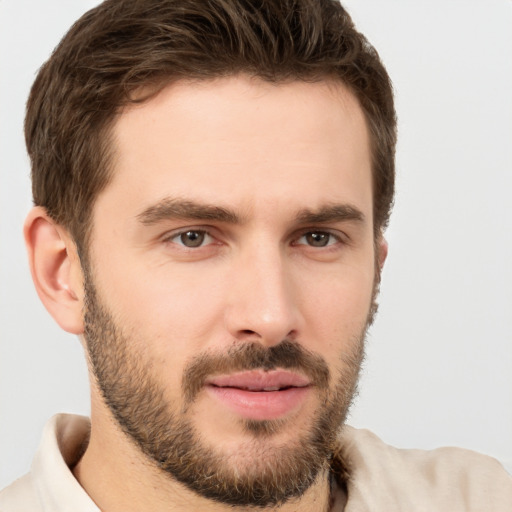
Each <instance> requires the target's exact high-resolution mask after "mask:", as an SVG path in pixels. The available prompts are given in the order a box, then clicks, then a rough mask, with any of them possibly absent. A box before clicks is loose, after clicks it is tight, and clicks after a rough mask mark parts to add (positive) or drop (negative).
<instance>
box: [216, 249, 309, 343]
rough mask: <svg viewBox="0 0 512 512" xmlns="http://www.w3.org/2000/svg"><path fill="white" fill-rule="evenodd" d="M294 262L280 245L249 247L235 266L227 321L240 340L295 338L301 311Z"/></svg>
mask: <svg viewBox="0 0 512 512" xmlns="http://www.w3.org/2000/svg"><path fill="white" fill-rule="evenodd" d="M292 274H293V273H292V269H291V262H289V261H287V258H286V255H285V251H284V250H282V249H280V248H279V247H272V246H271V247H269V246H267V247H265V246H263V245H262V244H258V247H257V248H253V249H252V250H248V251H247V252H246V253H245V255H241V256H240V257H239V258H238V261H237V263H236V264H235V265H234V266H233V267H232V273H231V276H230V277H231V283H230V284H229V286H228V289H229V292H228V295H229V300H228V305H227V308H226V311H225V322H226V327H227V330H228V331H229V333H230V335H231V336H232V337H233V338H234V339H235V340H237V341H246V342H249V341H251V342H258V343H261V344H263V345H266V346H272V345H277V344H278V343H280V342H281V341H283V340H284V339H288V340H290V339H295V338H297V337H298V335H299V333H300V330H301V315H300V310H299V307H298V302H297V293H295V292H296V290H295V288H294V282H293V281H294V280H293V275H292Z"/></svg>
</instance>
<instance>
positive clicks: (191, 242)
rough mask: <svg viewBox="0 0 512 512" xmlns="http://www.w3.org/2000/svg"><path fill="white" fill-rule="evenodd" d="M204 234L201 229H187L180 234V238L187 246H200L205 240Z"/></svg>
mask: <svg viewBox="0 0 512 512" xmlns="http://www.w3.org/2000/svg"><path fill="white" fill-rule="evenodd" d="M204 236H205V235H204V233H203V232H201V231H187V232H185V233H182V234H181V235H180V239H181V242H182V243H183V245H184V246H186V247H199V246H200V245H201V244H202V243H203V242H204Z"/></svg>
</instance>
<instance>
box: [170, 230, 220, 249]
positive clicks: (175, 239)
mask: <svg viewBox="0 0 512 512" xmlns="http://www.w3.org/2000/svg"><path fill="white" fill-rule="evenodd" d="M168 241H169V242H172V243H175V244H178V245H182V246H184V247H187V248H190V249H194V248H196V247H202V246H203V245H206V244H209V243H212V241H213V238H212V237H211V236H210V235H209V234H208V233H207V232H206V231H202V230H200V229H189V230H187V231H182V232H181V233H177V234H175V235H173V236H172V237H169V238H168Z"/></svg>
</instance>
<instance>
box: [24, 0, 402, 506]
mask: <svg viewBox="0 0 512 512" xmlns="http://www.w3.org/2000/svg"><path fill="white" fill-rule="evenodd" d="M395 138H396V136H395V115H394V107H393V99H392V91H391V85H390V82H389V79H388V77H387V74H386V72H385V70H384V68H383V66H382V64H381V62H380V60H379V58H378V56H377V53H376V52H375V50H374V49H373V48H372V47H371V46H370V45H369V44H368V43H367V41H366V40H365V39H364V37H363V36H362V35H361V34H359V33H358V32H357V31H356V30H355V28H354V26H353V24H352V22H351V20H350V17H349V16H348V14H347V13H346V12H345V11H344V9H343V8H342V7H341V6H340V5H339V4H338V3H337V2H335V1H317V0H302V1H297V0H295V1H283V0H279V1H268V0H263V1H262V0H260V1H251V2H249V1H247V2H246V1H244V2H239V1H237V2H234V1H233V2H232V1H227V0H216V1H212V2H203V1H200V0H181V1H163V0H159V1H151V0H147V1H141V0H126V1H119V0H116V1H109V0H107V1H106V2H104V3H103V4H101V5H100V6H98V7H97V8H96V9H93V10H92V11H90V12H88V13H86V14H85V15H84V16H83V17H82V18H81V19H80V20H79V21H78V22H77V23H76V24H75V25H74V26H73V27H72V29H71V30H70V31H69V32H68V34H67V35H66V36H65V37H64V39H63V40H62V42H61V44H60V45H59V46H58V47H57V49H56V50H55V52H54V54H53V55H52V57H51V58H50V60H49V61H48V62H47V63H46V64H45V65H44V66H43V68H42V69H41V71H40V73H39V75H38V77H37V79H36V81H35V83H34V86H33V89H32V92H31V95H30V99H29V103H28V107H27V119H26V139H27V146H28V151H29V154H30V157H31V160H32V176H33V191H34V201H35V204H36V205H37V206H38V207H40V209H39V210H38V211H39V212H41V211H44V212H45V213H44V216H45V220H41V219H42V217H43V215H42V214H41V213H39V214H33V215H32V217H31V218H30V217H29V219H31V220H30V221H28V222H27V228H26V236H27V240H28V245H29V248H30V247H32V250H31V255H32V256H31V261H32V271H33V275H34V279H35V281H36V286H38V291H39V293H40V296H41V297H42V298H43V302H45V304H46V305H47V307H48V309H49V310H50V312H51V313H52V314H53V316H54V317H55V318H56V319H57V321H58V322H59V323H60V324H61V325H62V326H63V327H64V328H65V329H67V330H69V331H70V332H74V333H76V334H79V335H81V336H82V337H83V339H84V343H85V345H86V347H87V352H88V356H89V363H90V368H91V373H92V376H93V391H94V392H95V393H96V397H97V403H98V404H99V405H98V406H97V411H96V413H97V414H98V415H100V414H108V415H110V417H111V418H112V420H113V422H115V424H116V425H117V426H118V427H119V428H120V430H121V431H122V432H123V435H125V436H126V437H127V438H128V439H129V440H130V442H134V443H135V445H136V446H137V447H138V449H139V450H140V451H141V453H143V454H144V456H145V457H147V459H148V460H150V461H151V462H152V463H153V464H154V465H155V466H156V467H158V468H159V469H160V470H161V471H163V472H164V473H166V474H169V475H171V476H172V477H173V478H175V479H177V480H178V481H180V482H181V483H183V484H184V485H185V486H186V487H187V488H189V489H192V490H193V491H194V492H197V493H199V494H201V495H203V496H205V497H207V498H210V499H214V500H218V501H223V502H225V503H230V504H241V505H249V504H257V505H261V506H263V505H268V504H275V503H280V502H284V501H286V500H288V499H290V498H292V497H294V496H298V495H300V494H302V493H303V492H305V490H306V489H308V487H309V486H310V485H312V483H313V482H315V481H316V480H317V479H318V478H319V476H320V475H322V474H325V472H326V471H328V461H329V456H330V453H331V452H332V449H333V443H334V441H335V438H336V433H337V431H338V429H339V426H340V425H341V424H342V423H343V421H344V418H345V416H346V413H347V411H348V408H349V405H350V402H351V399H352V397H353V395H354V392H355V388H356V383H357V376H358V372H359V367H360V364H361V360H362V357H363V349H364V337H365V333H366V329H367V327H368V324H369V323H370V321H371V318H372V316H373V312H374V309H375V307H374V304H375V295H376V290H377V287H378V282H379V276H380V267H381V265H382V263H383V261H384V258H385V252H386V249H385V243H384V241H383V238H382V231H383V229H384V228H385V226H386V225H387V222H388V218H389V213H390V208H391V204H392V198H393V187H394V148H395ZM57 239H58V240H59V243H57V241H56V240H57ZM44 244H46V247H48V248H49V249H47V250H46V251H38V250H37V247H38V246H42V245H44ZM59 244H60V245H59ZM56 248H57V249H56ZM58 248H60V249H58ZM38 254H42V255H45V258H46V261H47V262H46V263H45V264H38V263H37V261H38V259H39V260H42V259H43V258H42V257H39V256H38ZM50 255H51V257H50ZM50 260H51V263H49V262H48V261H50ZM39 276H43V277H39ZM45 276H46V277H45ZM44 282H46V284H44ZM38 283H43V284H42V285H41V284H40V285H38ZM247 388H250V389H249V390H248V389H247ZM94 392H93V395H94ZM247 404H249V405H247ZM94 414H95V412H94V408H93V426H94ZM198 454H199V455H200V456H199V457H198ZM247 461H250V464H248V463H247Z"/></svg>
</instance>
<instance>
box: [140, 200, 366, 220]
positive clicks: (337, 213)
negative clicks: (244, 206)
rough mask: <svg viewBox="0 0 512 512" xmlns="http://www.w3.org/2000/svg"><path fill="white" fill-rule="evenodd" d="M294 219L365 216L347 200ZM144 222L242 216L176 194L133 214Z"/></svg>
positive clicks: (303, 210)
mask: <svg viewBox="0 0 512 512" xmlns="http://www.w3.org/2000/svg"><path fill="white" fill-rule="evenodd" d="M295 218H296V221H297V222H299V223H300V224H325V223H328V222H343V221H356V222H364V220H365V216H364V214H363V213H362V212H361V210H359V209H358V208H356V207H355V206H352V205H349V204H327V205H324V206H322V207H320V208H319V209H317V210H310V209H308V208H303V209H301V210H299V211H298V212H297V215H296V217H295ZM137 219H138V221H139V222H141V223H142V224H144V225H145V226H151V225H154V224H158V223H159V222H162V221H165V220H171V219H187V220H189V219H190V220H201V221H214V222H225V223H228V224H242V223H243V221H244V220H245V219H243V218H242V217H241V216H240V215H238V214H237V213H236V212H234V211H232V210H229V209H227V208H223V207H222V206H215V205H209V204H203V203H198V202H195V201H190V200H182V199H177V198H165V199H162V200H161V201H159V202H158V203H156V204H154V205H152V206H149V207H148V208H146V209H145V210H143V211H142V212H141V213H139V214H138V215H137Z"/></svg>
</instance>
